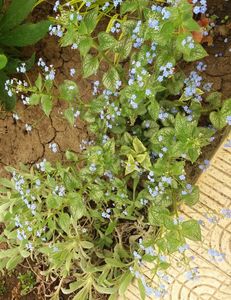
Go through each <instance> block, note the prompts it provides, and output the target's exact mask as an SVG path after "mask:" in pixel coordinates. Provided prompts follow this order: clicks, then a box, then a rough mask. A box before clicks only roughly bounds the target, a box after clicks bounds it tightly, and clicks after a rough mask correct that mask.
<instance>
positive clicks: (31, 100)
mask: <svg viewBox="0 0 231 300" xmlns="http://www.w3.org/2000/svg"><path fill="white" fill-rule="evenodd" d="M40 100H41V95H39V94H32V95H31V96H30V98H29V103H30V105H37V104H39V103H40Z"/></svg>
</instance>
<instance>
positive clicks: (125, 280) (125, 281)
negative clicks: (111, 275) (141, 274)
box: [119, 271, 133, 296]
mask: <svg viewBox="0 0 231 300" xmlns="http://www.w3.org/2000/svg"><path fill="white" fill-rule="evenodd" d="M132 279H133V275H132V273H131V272H130V271H127V272H126V273H124V274H123V276H122V277H121V280H120V286H119V295H120V296H123V295H124V294H125V292H126V290H127V288H128V286H129V284H130V283H131V281H132Z"/></svg>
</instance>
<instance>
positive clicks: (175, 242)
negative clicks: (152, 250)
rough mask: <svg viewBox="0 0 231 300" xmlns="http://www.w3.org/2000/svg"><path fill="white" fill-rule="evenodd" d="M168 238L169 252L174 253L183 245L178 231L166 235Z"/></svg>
mask: <svg viewBox="0 0 231 300" xmlns="http://www.w3.org/2000/svg"><path fill="white" fill-rule="evenodd" d="M165 238H166V240H167V249H168V251H169V253H170V254H171V253H173V252H175V251H177V249H178V248H179V247H180V246H181V244H182V242H181V241H180V239H179V236H178V234H177V231H170V232H168V233H167V234H166V235H165Z"/></svg>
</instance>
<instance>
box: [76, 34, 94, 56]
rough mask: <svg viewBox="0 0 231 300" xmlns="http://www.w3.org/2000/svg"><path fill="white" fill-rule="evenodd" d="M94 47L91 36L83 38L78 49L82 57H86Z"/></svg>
mask: <svg viewBox="0 0 231 300" xmlns="http://www.w3.org/2000/svg"><path fill="white" fill-rule="evenodd" d="M92 45H93V39H92V37H90V36H81V37H80V41H79V45H78V49H79V52H80V54H81V55H82V56H85V55H86V54H87V53H88V52H89V50H90V49H91V47H92Z"/></svg>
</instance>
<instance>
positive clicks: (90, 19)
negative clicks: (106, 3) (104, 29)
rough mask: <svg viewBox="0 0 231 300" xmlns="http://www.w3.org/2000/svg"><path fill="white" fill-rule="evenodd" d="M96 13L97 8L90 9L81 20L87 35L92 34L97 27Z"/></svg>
mask: <svg viewBox="0 0 231 300" xmlns="http://www.w3.org/2000/svg"><path fill="white" fill-rule="evenodd" d="M98 11H99V9H98V7H96V8H95V9H92V10H91V11H89V12H87V14H86V16H85V17H84V19H83V22H84V24H85V25H86V28H87V32H88V33H89V34H90V33H92V32H93V30H94V29H95V27H96V25H97V17H98Z"/></svg>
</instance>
